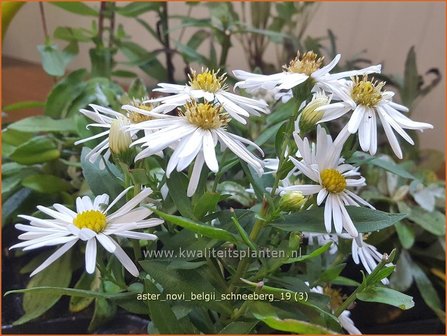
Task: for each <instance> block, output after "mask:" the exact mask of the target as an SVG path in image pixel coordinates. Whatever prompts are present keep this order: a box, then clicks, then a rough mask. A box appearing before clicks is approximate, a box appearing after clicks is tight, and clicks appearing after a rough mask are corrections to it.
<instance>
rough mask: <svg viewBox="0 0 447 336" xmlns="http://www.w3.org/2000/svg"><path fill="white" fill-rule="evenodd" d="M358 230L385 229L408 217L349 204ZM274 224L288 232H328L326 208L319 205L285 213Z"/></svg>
mask: <svg viewBox="0 0 447 336" xmlns="http://www.w3.org/2000/svg"><path fill="white" fill-rule="evenodd" d="M346 210H347V211H348V213H349V215H350V217H351V219H352V221H353V222H354V225H355V227H356V228H357V231H358V232H362V233H363V232H373V231H378V230H382V229H385V228H387V227H389V226H391V225H393V224H394V223H396V222H398V221H400V220H402V219H403V218H405V217H406V214H395V213H387V212H383V211H379V210H372V209H369V208H362V207H355V206H347V207H346ZM271 225H272V226H274V227H276V228H278V229H280V230H283V231H288V232H303V231H304V232H318V233H326V229H325V227H324V208H323V207H318V208H313V209H311V210H307V211H301V212H299V213H295V214H290V215H285V216H283V217H282V218H280V219H279V220H277V221H276V222H274V223H272V224H271Z"/></svg>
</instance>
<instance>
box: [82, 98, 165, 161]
mask: <svg viewBox="0 0 447 336" xmlns="http://www.w3.org/2000/svg"><path fill="white" fill-rule="evenodd" d="M132 104H133V105H135V106H138V107H139V110H138V112H136V111H132V112H129V113H127V115H124V114H123V113H120V112H117V111H114V110H112V109H110V108H107V107H103V106H99V105H95V104H90V105H89V106H90V107H91V108H92V109H93V111H90V110H86V109H81V110H80V112H81V113H82V114H83V115H85V116H86V117H88V118H90V119H92V120H93V121H96V123H94V124H89V125H87V128H89V127H91V126H93V127H99V128H103V129H105V130H104V131H103V132H100V133H98V134H95V135H93V136H91V137H88V138H85V139H82V140H78V141H76V142H75V145H79V144H81V143H84V142H88V141H91V140H94V139H98V138H104V139H103V140H102V141H101V142H100V143H99V144H98V145H97V146H95V147H94V148H93V149H92V150H91V151H90V152H89V153H88V154H87V155H86V159H87V160H89V161H90V162H91V163H95V162H96V160H97V159H98V158H99V157H100V156H101V155H103V158H104V161H108V160H109V158H110V155H111V154H112V153H113V151H114V150H115V154H119V153H118V152H119V151H122V150H124V149H125V146H126V144H130V140H131V139H135V136H136V133H137V132H136V131H133V132H128V133H127V132H126V128H125V126H127V125H130V124H137V123H140V122H143V121H146V120H149V119H151V117H150V116H148V115H146V114H145V112H146V111H150V110H152V109H153V108H154V107H153V106H152V105H151V104H144V103H142V102H140V101H138V100H134V101H133V102H132ZM171 109H172V108H171V107H169V106H168V105H166V106H164V107H163V109H161V110H160V109H159V112H162V113H165V112H169V111H170V110H171ZM159 154H160V153H158V154H157V155H159ZM104 161H103V160H101V161H100V162H99V167H100V168H101V169H104V167H105V164H104Z"/></svg>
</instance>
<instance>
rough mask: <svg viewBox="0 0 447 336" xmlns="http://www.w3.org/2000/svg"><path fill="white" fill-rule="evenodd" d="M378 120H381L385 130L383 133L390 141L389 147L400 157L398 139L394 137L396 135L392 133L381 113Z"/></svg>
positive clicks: (400, 151)
mask: <svg viewBox="0 0 447 336" xmlns="http://www.w3.org/2000/svg"><path fill="white" fill-rule="evenodd" d="M379 118H380V121H381V122H382V126H383V129H384V131H385V135H386V137H387V138H388V141H389V142H390V145H391V148H392V149H393V152H394V154H395V155H396V156H397V157H398V158H399V159H402V157H403V155H402V150H401V149H400V145H399V141H398V140H397V138H396V135H395V134H394V132H393V130H392V129H391V126H390V124H389V123H388V122H387V121H386V120H385V118H383V116H382V114H381V113H379Z"/></svg>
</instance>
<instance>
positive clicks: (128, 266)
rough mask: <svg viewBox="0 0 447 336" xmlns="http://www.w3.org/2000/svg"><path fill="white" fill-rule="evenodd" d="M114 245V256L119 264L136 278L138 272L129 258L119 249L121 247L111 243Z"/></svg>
mask: <svg viewBox="0 0 447 336" xmlns="http://www.w3.org/2000/svg"><path fill="white" fill-rule="evenodd" d="M113 243H114V244H115V247H116V249H115V253H114V254H115V256H116V258H117V259H118V260H119V261H120V263H121V264H122V265H123V266H124V268H125V269H126V270H127V271H128V272H129V273H130V274H132V275H133V276H134V277H138V275H139V274H140V272H138V268H137V266H135V264H134V263H133V262H132V260H131V259H130V258H129V256H128V255H127V254H126V252H124V250H123V249H122V248H121V246H119V245H118V243H117V242H115V241H113Z"/></svg>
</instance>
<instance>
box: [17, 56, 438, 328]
mask: <svg viewBox="0 0 447 336" xmlns="http://www.w3.org/2000/svg"><path fill="white" fill-rule="evenodd" d="M339 60H340V55H337V56H336V57H335V58H334V59H333V60H332V61H331V62H330V63H329V64H328V65H326V66H323V58H320V57H318V56H317V55H316V54H315V53H313V52H306V53H304V54H303V55H300V54H298V56H297V57H296V58H295V59H294V60H292V61H291V62H290V64H289V65H287V66H284V69H283V71H282V72H280V73H277V74H273V75H261V74H253V73H249V72H245V71H241V70H236V71H234V72H233V74H234V76H235V77H236V78H237V79H239V80H240V81H239V82H237V83H236V84H235V89H236V88H240V89H245V90H246V91H247V92H248V93H252V94H256V93H259V92H262V91H264V92H267V93H268V94H269V95H270V97H275V99H281V100H282V101H287V100H289V99H292V98H293V95H294V89H295V88H296V87H297V86H299V85H303V83H310V84H311V85H310V87H311V92H312V93H313V98H312V99H311V100H308V102H307V105H306V104H305V103H304V104H302V105H301V106H300V110H299V111H300V112H302V113H301V114H300V115H299V117H298V119H297V120H296V122H295V132H294V133H293V137H294V140H295V142H296V146H297V148H298V152H297V153H296V154H295V155H291V156H289V157H288V159H290V160H291V162H292V163H293V164H294V166H295V168H294V169H292V170H291V171H290V173H289V175H288V176H287V177H286V179H284V180H283V181H282V183H281V184H280V185H279V188H278V192H279V193H280V194H281V195H284V194H287V193H293V192H295V193H297V192H299V193H301V194H302V195H303V196H308V195H309V196H310V195H315V194H316V204H317V206H320V205H323V204H324V225H325V228H326V231H327V233H328V234H325V235H315V234H308V236H309V238H310V240H311V241H312V240H313V238H315V237H316V238H317V241H318V243H320V244H322V243H324V242H327V241H333V242H334V244H336V242H337V241H338V238H339V237H341V238H344V239H351V240H352V257H353V260H354V262H355V263H356V264H359V263H360V262H361V263H362V264H363V266H364V267H365V269H366V271H367V272H368V273H371V272H372V270H373V269H374V268H375V267H376V266H377V263H378V262H379V261H380V260H381V259H382V255H381V254H380V253H379V252H378V251H377V250H376V248H375V247H373V246H371V245H369V244H367V243H366V242H364V241H363V238H362V234H361V233H359V232H358V230H357V228H356V226H355V223H353V221H352V219H351V217H350V215H349V213H348V211H347V209H346V206H357V207H359V206H365V207H369V208H373V207H372V206H371V205H370V204H369V203H368V202H366V201H365V200H363V199H362V198H361V197H359V196H358V195H357V193H356V192H357V190H358V189H359V188H360V187H363V186H365V185H366V181H365V178H363V177H362V176H361V174H360V172H359V168H358V167H354V166H352V165H351V164H348V163H346V162H345V161H344V159H343V157H342V150H343V147H344V144H345V142H346V140H347V139H348V137H349V136H350V135H351V134H358V139H359V144H360V148H361V149H362V150H363V151H365V152H369V153H370V154H372V155H374V154H375V153H376V151H377V147H378V143H377V138H378V136H377V126H378V123H379V121H380V123H381V125H382V127H383V129H384V132H385V135H386V137H387V138H388V140H389V143H390V145H391V148H392V150H393V151H394V153H395V154H396V156H397V157H398V158H402V156H403V155H402V150H401V148H400V145H399V141H398V139H397V137H396V134H395V133H394V132H397V133H398V134H399V135H400V136H402V137H403V138H404V139H405V140H406V141H407V142H409V143H411V144H413V141H412V139H411V138H410V137H409V135H408V134H407V133H406V132H405V129H410V130H421V131H422V130H424V129H428V128H432V125H430V124H427V123H421V122H414V121H412V120H410V119H409V118H408V117H406V116H405V115H404V114H403V113H405V112H407V111H408V109H407V108H406V107H404V106H402V105H399V104H397V103H394V102H393V101H392V97H393V93H392V92H390V91H386V90H384V85H385V83H383V82H378V81H375V80H374V79H373V78H372V77H370V75H371V74H374V73H380V71H381V66H380V65H375V66H370V67H367V68H365V69H361V70H353V71H346V72H340V73H331V71H332V70H333V69H334V68H335V67H336V65H337V63H338V62H339ZM225 82H226V74H221V73H219V71H212V70H208V69H202V71H201V72H200V73H197V72H195V71H192V73H191V75H190V77H189V81H188V83H187V84H185V85H176V84H167V83H161V84H159V85H158V86H159V87H158V88H157V89H155V90H154V91H156V92H159V93H164V94H169V95H167V96H161V97H159V98H154V99H143V100H141V101H134V102H132V103H129V104H127V105H124V106H122V112H117V111H113V110H111V109H109V108H105V107H102V106H97V105H90V107H91V109H92V110H86V109H83V110H81V113H83V114H84V115H85V116H87V117H88V118H90V119H92V120H93V121H94V122H95V123H92V124H90V125H89V126H88V127H90V126H92V127H99V128H102V129H103V131H102V132H100V133H98V134H96V135H94V136H92V137H89V138H86V139H83V140H80V141H78V142H77V143H78V144H80V143H84V142H87V141H90V140H94V139H99V138H103V139H102V141H101V142H100V143H99V144H98V145H97V146H95V147H94V148H93V149H92V150H91V151H90V152H89V154H88V157H87V159H89V160H90V161H91V162H95V161H96V160H98V158H101V161H102V164H103V165H104V162H105V161H107V160H108V159H109V158H110V157H111V156H113V155H114V154H119V153H120V152H122V151H126V150H129V151H130V150H134V152H135V155H134V157H135V160H136V161H138V160H142V159H144V158H147V157H149V156H152V155H167V154H169V153H170V154H169V159H168V163H167V166H166V169H165V174H166V177H167V178H169V177H170V175H171V173H172V172H173V171H174V169H176V170H177V171H183V170H185V169H186V168H188V167H190V166H192V169H191V170H190V176H189V185H188V189H187V195H188V196H192V195H193V194H194V193H195V192H196V190H197V186H198V183H199V179H200V176H201V172H202V170H203V167H204V165H206V166H207V167H208V168H209V170H210V171H211V172H213V173H216V172H218V171H219V162H218V159H217V157H218V156H217V154H216V147H217V145H218V144H220V150H221V151H224V150H225V149H228V150H230V151H231V152H233V153H234V154H235V155H236V156H237V157H239V158H240V159H241V160H243V161H245V162H246V163H247V164H248V165H250V166H251V167H252V168H253V169H254V170H255V171H256V172H257V173H258V174H259V175H262V174H263V173H264V168H267V169H269V170H273V171H276V170H277V169H278V165H279V160H278V159H277V158H272V159H267V160H265V161H263V160H261V159H260V158H259V157H257V156H256V155H254V154H253V153H252V149H250V147H252V148H254V149H255V150H257V151H258V152H259V153H260V154H261V155H263V151H262V149H261V148H260V147H259V146H257V145H256V144H255V143H254V142H252V141H250V140H248V139H246V138H244V137H241V136H239V135H237V134H234V133H232V132H230V131H229V130H228V129H227V126H228V124H229V122H230V121H231V120H232V119H234V120H235V121H236V122H239V123H241V124H246V123H247V118H249V117H250V116H260V115H262V114H267V113H270V111H269V106H268V104H267V102H266V101H265V100H263V99H253V98H247V97H245V96H242V95H239V94H236V93H232V92H230V91H229V87H228V85H227V84H226V83H225ZM346 114H350V118H349V121H348V122H347V123H346V125H345V126H344V127H343V129H342V130H341V132H340V133H339V134H338V135H337V137H336V138H335V139H332V137H331V136H330V135H329V134H328V133H327V132H326V131H325V128H323V127H322V126H321V124H323V123H327V122H330V121H332V120H335V119H339V118H340V117H342V116H344V115H346ZM309 124H310V125H313V126H314V127H315V125H316V124H319V125H318V126H317V127H316V142H315V143H312V142H311V140H310V139H309V138H307V137H303V136H304V135H305V134H301V132H300V131H301V130H300V125H309ZM134 148H138V149H136V150H135V149H134ZM167 150H168V151H167ZM280 159H281V158H280ZM286 159H287V158H286ZM297 174H299V176H300V178H303V179H304V180H307V181H309V183H305V184H294V183H292V182H290V181H289V178H290V177H291V176H292V175H297ZM300 181H302V180H300ZM127 190H128V189H126V190H125V192H123V193H122V194H121V195H120V196H118V198H117V199H116V200H115V201H114V202H112V204H110V205H109V206H108V207H107V203H108V198H109V197H108V196H107V195H101V196H97V197H96V198H95V199H94V200H93V201H92V200H91V199H90V198H88V197H83V198H78V199H77V202H76V207H77V211H76V212H74V211H72V210H70V209H68V208H66V207H65V206H62V205H60V204H54V206H53V207H54V209H55V210H52V209H50V208H46V207H39V210H40V211H42V212H43V213H45V214H47V215H49V216H50V217H52V219H39V218H37V217H31V216H21V217H22V218H24V219H27V220H29V221H30V225H23V224H17V226H16V227H17V228H18V229H19V230H22V231H25V233H24V234H22V235H20V236H19V238H20V239H21V240H24V242H21V243H18V244H16V245H14V246H13V248H24V249H25V250H29V249H34V248H38V247H43V246H54V245H59V244H63V245H62V247H60V248H59V249H58V250H57V251H56V252H55V253H54V254H53V255H51V256H50V257H49V258H48V259H47V260H46V261H45V262H44V263H43V264H42V265H41V266H39V267H38V268H37V269H36V270H35V271H34V272H33V273H32V275H34V274H36V273H37V272H40V271H41V270H43V269H44V268H46V267H48V266H49V265H50V264H51V263H52V262H54V261H55V260H56V259H58V258H59V257H61V256H62V255H63V254H64V253H65V252H67V251H68V250H69V249H70V248H71V247H72V246H73V245H74V244H75V243H76V242H77V241H78V240H82V241H86V242H87V246H86V253H85V265H86V270H87V272H89V273H92V272H94V270H95V261H96V249H97V246H96V240H98V242H99V243H100V244H101V245H102V246H103V247H104V249H105V250H107V251H108V252H110V253H113V254H115V256H116V257H117V258H118V259H119V260H120V262H121V263H122V264H123V265H124V267H125V268H126V269H127V270H128V271H129V272H130V273H131V274H133V275H134V276H138V269H137V268H136V266H135V265H134V263H133V262H132V261H131V260H130V258H129V257H128V256H127V255H126V254H125V253H124V251H123V249H122V248H121V247H120V246H119V244H118V243H117V242H116V241H115V240H113V239H112V238H110V235H115V236H119V237H127V238H133V239H147V240H151V239H156V238H157V237H156V236H155V235H153V234H149V233H139V232H134V231H133V230H136V229H145V228H149V227H152V226H155V225H159V224H161V223H162V220H160V219H146V218H147V217H148V216H149V215H150V214H151V211H150V210H149V209H148V208H146V207H143V206H138V205H139V204H140V202H142V201H143V200H144V199H145V198H146V197H147V196H148V195H149V194H150V192H151V190H150V189H143V190H142V191H141V192H140V193H139V194H138V195H137V196H135V197H134V198H133V199H132V200H130V201H129V202H128V203H127V204H126V205H124V206H123V207H122V208H121V209H119V210H117V211H116V212H115V213H113V214H111V215H107V212H108V211H109V210H110V209H111V208H112V206H113V205H115V204H116V202H117V201H118V200H119V199H120V198H121V197H123V196H124V194H125V193H126V192H127ZM301 201H302V200H301ZM301 201H300V202H301ZM302 203H303V202H301V203H300V204H302ZM137 206H138V207H137ZM135 207H137V208H135ZM332 227H333V228H334V231H332ZM335 251H336V249H335V250H334V248H332V250H331V252H332V253H334V252H335ZM386 281H387V280H386V279H385V280H384V283H386ZM340 322H341V323H342V324H343V325H344V326H345V329H347V330H348V331H354V332H357V331H358V330H357V329H356V328H355V327H354V326H353V324H352V321H351V320H350V319H349V312H344V313H343V314H342V315H341V316H340Z"/></svg>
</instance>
